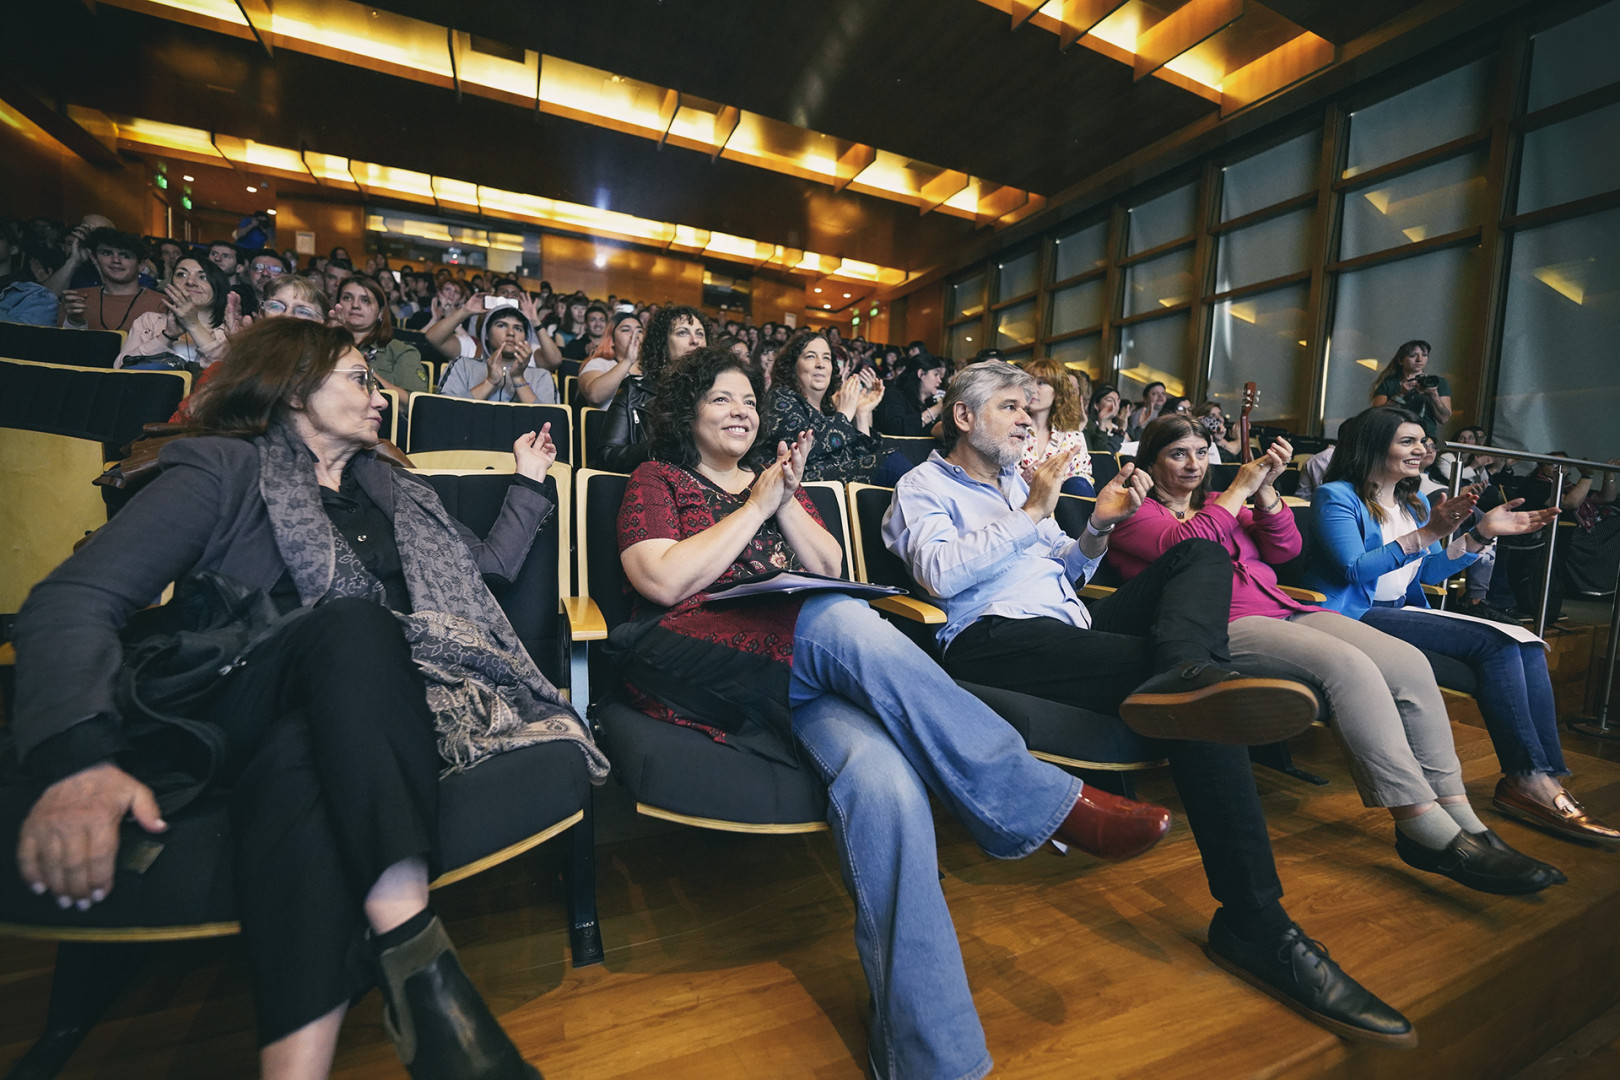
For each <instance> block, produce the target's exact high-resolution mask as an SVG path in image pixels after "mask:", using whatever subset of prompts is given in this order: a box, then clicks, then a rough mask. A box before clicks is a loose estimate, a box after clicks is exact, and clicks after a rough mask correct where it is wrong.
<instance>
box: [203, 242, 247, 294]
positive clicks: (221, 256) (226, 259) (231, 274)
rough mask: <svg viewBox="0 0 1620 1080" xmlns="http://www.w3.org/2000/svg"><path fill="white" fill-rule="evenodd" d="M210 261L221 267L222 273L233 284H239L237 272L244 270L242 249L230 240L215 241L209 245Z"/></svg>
mask: <svg viewBox="0 0 1620 1080" xmlns="http://www.w3.org/2000/svg"><path fill="white" fill-rule="evenodd" d="M208 261H209V262H211V263H213V264H214V265H215V266H217V267H219V269H220V272H221V273H223V274H224V275H225V276H226V277H228V278H230V279H231V284H233V285H234V284H236V282H237V271H239V270H241V268H242V249H241V248H239V247H237V246H236V245H235V244H233V243H231V242H230V241H229V240H215V241H214V242H213V243H212V244H209V245H208Z"/></svg>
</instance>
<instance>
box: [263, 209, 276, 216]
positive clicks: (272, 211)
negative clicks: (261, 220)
mask: <svg viewBox="0 0 1620 1080" xmlns="http://www.w3.org/2000/svg"><path fill="white" fill-rule="evenodd" d="M265 213H267V214H269V215H270V216H271V217H275V216H276V212H275V210H274V209H270V210H266V211H265Z"/></svg>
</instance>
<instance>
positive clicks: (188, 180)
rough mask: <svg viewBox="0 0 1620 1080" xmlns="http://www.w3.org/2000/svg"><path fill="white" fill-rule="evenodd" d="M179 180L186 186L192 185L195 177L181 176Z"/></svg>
mask: <svg viewBox="0 0 1620 1080" xmlns="http://www.w3.org/2000/svg"><path fill="white" fill-rule="evenodd" d="M180 179H182V180H184V181H185V182H186V183H188V184H194V183H196V182H197V178H196V177H195V176H182V177H181V178H180Z"/></svg>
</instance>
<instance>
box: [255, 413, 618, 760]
mask: <svg viewBox="0 0 1620 1080" xmlns="http://www.w3.org/2000/svg"><path fill="white" fill-rule="evenodd" d="M254 443H255V445H256V446H257V447H258V450H259V491H260V493H261V494H262V495H263V496H264V503H265V507H266V509H267V510H268V511H269V515H270V524H271V527H272V529H273V530H274V532H275V537H276V547H277V548H278V549H279V550H280V552H281V557H282V559H283V560H284V561H285V562H286V564H287V569H288V570H289V572H291V574H292V579H293V584H294V585H296V586H297V588H298V596H299V599H300V600H301V601H302V602H303V604H304V606H305V607H310V606H313V605H314V604H316V603H319V602H320V601H322V600H326V599H330V598H333V597H341V596H358V597H365V598H368V599H371V600H374V601H375V602H377V603H379V604H381V603H383V602H384V599H383V587H382V584H381V583H380V582H379V581H378V580H377V579H376V578H375V577H373V576H372V575H371V573H370V572H369V571H367V570H366V568H365V567H364V566H363V565H361V563H360V559H359V557H358V556H356V555H355V553H354V549H353V548H351V547H350V546H349V543H348V541H347V540H345V539H344V538H343V534H342V533H340V532H339V531H338V530H337V529H335V528H333V527H332V522H331V519H330V518H328V517H327V515H326V510H325V508H324V507H323V505H322V503H321V495H320V489H319V488H318V486H317V485H316V482H315V473H314V470H313V469H311V468H310V460H309V450H308V448H307V447H305V445H304V442H303V440H302V439H300V438H299V437H298V435H297V433H295V432H294V431H293V430H292V429H291V428H290V427H288V426H286V425H284V424H278V425H275V426H273V427H272V428H271V429H270V430H269V431H268V432H266V433H265V434H264V435H262V436H260V437H259V438H257V439H255V440H254ZM389 476H390V479H391V483H392V485H393V494H394V533H395V539H396V542H397V544H398V547H399V556H400V561H401V562H402V563H403V565H404V574H405V585H406V588H407V590H408V591H409V593H410V597H411V607H412V608H413V609H414V613H413V614H410V615H401V614H399V613H398V612H396V613H395V615H396V617H397V618H398V619H399V621H400V624H401V625H402V627H403V628H404V631H405V639H406V640H407V641H408V642H409V643H410V646H411V656H412V657H413V658H414V659H415V660H416V665H417V667H419V668H420V669H421V670H422V673H423V674H424V675H425V676H426V678H427V701H428V708H430V709H431V710H432V711H433V716H434V722H435V726H436V728H437V730H438V736H439V737H438V746H439V756H440V757H442V758H443V759H444V760H445V762H446V763H447V764H446V767H445V773H446V774H448V773H451V772H457V771H460V770H462V769H468V768H471V767H472V766H473V765H476V764H477V763H478V762H480V761H482V760H483V759H484V758H486V757H489V756H491V755H493V754H499V753H504V752H505V751H508V750H516V749H519V748H521V747H525V746H532V745H534V744H535V743H542V742H549V741H552V740H555V739H567V740H570V741H572V742H575V743H578V744H579V747H580V750H581V751H582V752H583V753H584V754H585V762H586V767H587V768H588V769H589V770H590V773H591V776H592V778H593V780H596V781H600V780H601V779H602V778H603V777H605V776H606V775H607V771H608V762H607V758H605V757H604V756H603V755H602V752H601V751H600V750H598V749H597V747H596V744H595V743H594V742H593V741H592V740H591V736H590V734H589V732H588V731H587V730H586V729H585V725H584V724H582V723H581V722H580V720H579V717H578V716H576V715H575V713H574V711H573V709H572V708H570V707H569V705H568V703H567V702H566V701H564V700H563V699H562V696H561V695H560V694H559V693H558V691H557V688H556V687H554V686H552V685H551V683H550V682H548V681H547V680H546V677H545V676H544V675H542V674H541V673H540V669H539V668H537V667H535V666H534V661H533V660H532V659H530V658H529V654H528V652H527V651H526V650H525V649H524V648H523V645H522V643H521V642H520V641H519V640H518V635H517V631H516V630H514V629H513V628H512V624H511V622H510V621H508V620H507V618H506V613H505V612H504V611H502V610H501V606H500V604H498V603H496V601H495V597H494V595H493V594H491V593H490V591H489V587H488V586H487V585H485V584H484V578H483V574H482V573H481V572H480V571H479V569H478V565H477V564H476V563H475V562H474V561H473V557H472V553H471V552H469V551H468V550H467V545H466V543H465V542H464V541H463V540H462V538H461V534H460V533H459V532H457V530H456V526H455V523H454V522H453V521H452V520H451V518H450V515H449V513H448V512H447V511H446V510H445V509H444V505H443V504H442V503H440V502H439V499H438V496H436V495H435V494H434V493H433V489H432V488H430V487H427V486H426V485H424V484H419V483H415V482H413V481H411V480H409V479H406V478H405V476H404V475H403V474H402V473H401V472H400V471H399V470H397V469H390V470H389Z"/></svg>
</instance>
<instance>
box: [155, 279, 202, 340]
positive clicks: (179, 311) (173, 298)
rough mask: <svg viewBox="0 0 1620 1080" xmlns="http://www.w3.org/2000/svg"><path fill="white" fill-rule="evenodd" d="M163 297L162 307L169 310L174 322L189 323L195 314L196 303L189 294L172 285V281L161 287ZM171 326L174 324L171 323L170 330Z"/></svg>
mask: <svg viewBox="0 0 1620 1080" xmlns="http://www.w3.org/2000/svg"><path fill="white" fill-rule="evenodd" d="M163 295H164V301H163V306H164V307H167V308H168V309H169V314H170V315H171V316H173V318H174V320H176V321H178V322H179V323H181V324H185V323H188V322H190V321H191V319H192V317H193V316H195V315H196V314H197V301H195V300H193V299H192V298H191V294H190V293H188V292H186V290H184V289H182V288H181V287H180V286H178V285H176V284H174V283H173V282H172V281H171V282H170V283H169V284H167V285H165V286H163ZM173 325H174V324H173V323H172V322H171V323H170V328H171V329H172V328H173Z"/></svg>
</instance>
